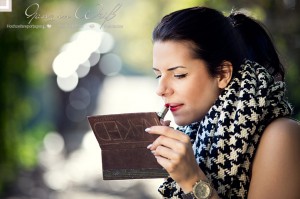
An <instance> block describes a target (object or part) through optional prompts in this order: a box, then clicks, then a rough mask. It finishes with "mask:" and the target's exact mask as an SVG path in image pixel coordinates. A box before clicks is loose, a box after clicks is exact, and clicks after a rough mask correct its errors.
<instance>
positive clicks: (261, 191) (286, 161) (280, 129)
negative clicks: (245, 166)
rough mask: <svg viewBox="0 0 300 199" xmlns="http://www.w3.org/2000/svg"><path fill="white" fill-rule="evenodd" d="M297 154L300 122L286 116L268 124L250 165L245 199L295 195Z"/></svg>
mask: <svg viewBox="0 0 300 199" xmlns="http://www.w3.org/2000/svg"><path fill="white" fill-rule="evenodd" d="M299 154H300V124H299V123H298V122H297V121H294V120H292V119H288V118H280V119H276V120H274V121H273V122H272V123H270V124H269V125H268V126H267V128H266V129H265V131H264V132H263V135H262V137H261V140H260V143H259V146H258V149H257V152H256V155H255V158H254V162H253V165H252V176H251V177H252V179H251V183H250V190H249V198H280V196H281V198H296V197H298V196H299V195H300V190H299V187H298V186H299V184H300V172H299V169H300V155H299ZM287 196H289V197H287Z"/></svg>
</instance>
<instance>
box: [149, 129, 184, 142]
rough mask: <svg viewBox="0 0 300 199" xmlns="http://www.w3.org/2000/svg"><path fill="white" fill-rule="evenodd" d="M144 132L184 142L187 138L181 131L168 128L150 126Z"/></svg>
mask: <svg viewBox="0 0 300 199" xmlns="http://www.w3.org/2000/svg"><path fill="white" fill-rule="evenodd" d="M145 131H146V132H148V133H150V134H156V135H163V136H166V137H169V138H172V139H176V140H181V141H186V140H187V138H188V137H187V136H186V135H185V134H184V133H182V132H181V131H177V130H174V129H173V128H170V127H168V126H152V127H150V128H146V129H145Z"/></svg>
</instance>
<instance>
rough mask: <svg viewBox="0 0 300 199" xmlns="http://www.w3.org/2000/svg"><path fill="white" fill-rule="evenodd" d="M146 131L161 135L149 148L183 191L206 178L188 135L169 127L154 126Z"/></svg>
mask: <svg viewBox="0 0 300 199" xmlns="http://www.w3.org/2000/svg"><path fill="white" fill-rule="evenodd" d="M145 131H146V132H148V133H150V134H156V135H159V137H158V138H157V139H156V140H155V141H154V142H153V143H152V144H151V145H149V146H148V147H147V148H148V149H149V150H151V152H152V153H153V154H154V156H155V157H156V159H157V162H158V163H159V164H160V165H161V166H162V167H164V168H165V169H166V171H167V172H168V173H169V174H170V176H171V177H172V178H173V179H174V180H175V181H176V182H177V183H178V184H179V186H180V187H181V188H182V189H183V190H187V189H188V188H189V187H192V186H193V184H194V183H195V182H196V181H197V180H199V179H204V178H206V177H205V175H204V173H203V172H202V171H201V170H200V168H199V166H198V164H197V162H196V160H195V157H194V153H193V149H192V145H191V142H190V138H189V136H188V135H185V134H184V133H182V132H181V131H177V130H174V129H173V128H170V127H167V126H152V127H150V128H147V129H145Z"/></svg>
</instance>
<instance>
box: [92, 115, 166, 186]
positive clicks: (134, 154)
mask: <svg viewBox="0 0 300 199" xmlns="http://www.w3.org/2000/svg"><path fill="white" fill-rule="evenodd" d="M88 121H89V123H90V126H91V128H92V130H93V132H94V134H95V136H96V138H97V141H98V143H99V145H100V148H101V151H102V169H103V179H104V180H121V179H143V178H164V177H167V176H168V173H167V172H166V171H165V170H164V169H163V168H162V167H161V166H160V165H159V164H158V163H157V161H156V159H155V157H154V155H153V154H152V153H151V151H150V150H148V149H147V146H148V145H149V144H151V143H152V142H153V141H154V140H155V139H156V138H157V135H150V134H149V133H147V132H145V129H146V128H147V127H151V126H154V125H160V122H159V117H158V116H157V114H156V113H155V112H146V113H125V114H114V115H95V116H89V117H88Z"/></svg>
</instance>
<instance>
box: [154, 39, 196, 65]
mask: <svg viewBox="0 0 300 199" xmlns="http://www.w3.org/2000/svg"><path fill="white" fill-rule="evenodd" d="M195 59H196V58H195V57H194V56H193V46H192V44H191V43H189V42H182V41H157V42H155V43H154V46H153V67H155V68H156V67H166V66H174V65H185V64H187V62H189V61H191V60H195Z"/></svg>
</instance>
